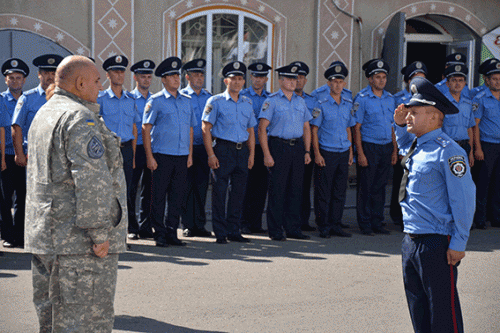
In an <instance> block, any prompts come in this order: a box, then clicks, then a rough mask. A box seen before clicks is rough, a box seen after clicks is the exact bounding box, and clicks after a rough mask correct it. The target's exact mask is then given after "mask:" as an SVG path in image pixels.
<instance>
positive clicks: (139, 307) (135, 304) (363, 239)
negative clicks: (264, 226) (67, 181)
mask: <svg viewBox="0 0 500 333" xmlns="http://www.w3.org/2000/svg"><path fill="white" fill-rule="evenodd" d="M350 191H351V192H352V190H350ZM349 200H352V193H351V194H350V199H349ZM348 205H349V202H348ZM345 215H346V216H345V222H346V223H348V224H350V225H351V226H352V228H351V232H353V233H354V235H353V237H352V238H351V239H342V238H332V239H327V240H324V239H320V238H319V237H317V234H316V233H309V234H310V235H311V236H313V237H312V239H311V240H308V241H292V240H288V241H286V242H273V241H270V240H269V239H268V238H267V237H264V236H251V238H252V243H251V244H245V245H240V244H237V243H230V244H228V245H218V244H215V243H214V241H215V239H213V238H211V239H210V238H191V239H188V240H186V241H187V242H188V246H187V247H185V248H174V247H169V248H167V249H160V248H156V247H154V244H153V242H152V241H135V242H131V244H132V249H131V251H129V252H127V253H126V254H123V255H122V256H121V257H120V267H119V276H118V286H117V295H116V301H115V310H116V321H115V326H114V328H115V330H114V332H412V329H411V324H410V318H409V315H408V311H407V308H406V300H405V297H404V291H403V285H402V277H401V263H400V261H401V256H400V242H401V238H402V234H401V233H400V232H399V231H397V228H396V226H393V225H391V224H389V225H388V228H389V229H391V230H392V234H391V235H389V236H375V237H368V236H363V235H361V234H359V233H358V231H357V228H355V211H354V210H353V209H348V210H347V211H346V214H345ZM499 239H500V229H495V228H490V229H488V230H474V231H472V235H471V238H470V240H469V245H468V253H467V256H466V258H465V260H464V261H463V263H462V264H461V266H460V268H459V292H460V298H461V302H462V307H463V312H464V320H465V327H466V332H477V333H485V332H500V316H499V315H500V310H499V308H498V304H499V302H498V300H499V299H500V288H498V281H499V278H498V277H499V276H500V255H499V249H500V242H499V241H498V240H499ZM0 250H2V251H4V253H3V256H1V257H0V300H1V302H0V332H9V333H10V332H36V330H37V324H36V314H35V311H34V307H33V305H32V302H31V293H32V288H31V273H30V255H28V254H23V253H21V251H20V250H6V249H1V247H0Z"/></svg>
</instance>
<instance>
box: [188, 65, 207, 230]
mask: <svg viewBox="0 0 500 333" xmlns="http://www.w3.org/2000/svg"><path fill="white" fill-rule="evenodd" d="M206 64H207V62H206V60H205V59H193V60H191V61H189V62H187V63H185V64H184V65H183V66H182V69H183V70H184V71H185V72H186V76H185V77H186V80H187V82H188V85H187V87H185V88H184V89H182V90H181V92H182V93H184V94H187V95H189V96H190V97H191V106H192V108H193V112H194V114H195V118H196V120H197V123H196V125H195V126H194V127H193V165H192V166H191V167H190V168H189V170H188V195H187V201H186V211H185V212H184V213H183V215H182V224H183V226H184V232H183V234H184V237H210V236H211V235H212V234H211V233H210V231H208V230H207V229H206V228H205V225H206V223H207V217H206V212H205V204H206V201H207V191H208V181H209V177H210V168H209V166H208V159H207V158H208V156H207V151H206V150H205V146H204V145H203V135H202V133H201V116H202V114H203V110H204V109H205V104H206V103H207V100H208V99H209V98H210V97H211V96H212V94H211V93H210V92H208V91H207V90H206V89H204V88H203V85H204V84H205V67H206Z"/></svg>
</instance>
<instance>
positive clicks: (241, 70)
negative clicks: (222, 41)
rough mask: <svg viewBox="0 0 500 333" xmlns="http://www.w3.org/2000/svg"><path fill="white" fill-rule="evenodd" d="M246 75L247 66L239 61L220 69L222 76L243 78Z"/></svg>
mask: <svg viewBox="0 0 500 333" xmlns="http://www.w3.org/2000/svg"><path fill="white" fill-rule="evenodd" d="M246 73H247V66H245V64H244V63H242V62H241V61H233V62H230V63H229V64H227V65H226V66H224V68H223V69H222V76H224V77H233V76H236V75H241V76H245V74H246Z"/></svg>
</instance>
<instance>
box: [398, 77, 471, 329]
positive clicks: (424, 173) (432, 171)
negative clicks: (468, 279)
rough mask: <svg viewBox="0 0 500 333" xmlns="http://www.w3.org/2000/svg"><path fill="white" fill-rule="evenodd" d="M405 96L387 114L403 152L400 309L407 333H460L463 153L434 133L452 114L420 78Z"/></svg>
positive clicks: (465, 211) (467, 192)
mask: <svg viewBox="0 0 500 333" xmlns="http://www.w3.org/2000/svg"><path fill="white" fill-rule="evenodd" d="M410 91H411V92H412V94H413V96H412V98H411V99H410V101H409V102H408V103H407V104H406V105H400V106H399V107H398V108H397V109H396V111H395V113H394V120H395V123H396V124H397V125H398V126H396V137H397V141H398V145H399V146H400V147H401V148H402V149H404V150H405V151H406V152H407V154H406V156H405V157H404V158H403V161H402V164H403V166H404V168H405V175H404V177H403V180H402V182H401V191H400V198H399V199H400V203H401V208H402V210H403V220H404V232H405V233H406V235H405V236H404V239H403V244H402V264H403V280H404V286H405V292H406V298H407V301H408V308H409V310H410V315H411V320H412V323H413V328H414V330H415V332H463V321H462V313H461V309H460V302H459V298H458V293H457V288H456V287H457V266H458V264H459V263H460V260H461V259H463V258H464V256H465V247H466V244H467V240H468V237H469V230H470V227H471V224H472V218H473V215H474V208H475V207H474V206H475V205H474V197H475V192H476V191H475V186H474V183H473V181H472V177H471V173H470V171H469V167H468V160H467V154H466V153H465V151H464V150H463V149H462V148H461V147H460V146H459V145H458V144H457V143H456V142H454V141H453V140H452V139H451V138H450V137H449V136H448V135H447V134H446V133H444V132H443V131H442V130H441V125H442V123H443V118H446V117H448V115H451V114H456V113H458V112H459V111H458V109H457V108H456V107H455V106H454V105H453V104H452V103H451V102H450V101H449V100H448V99H447V98H446V97H445V96H444V95H443V94H442V93H441V92H440V91H439V90H438V89H436V87H434V86H433V85H432V83H430V82H429V81H428V80H426V79H424V78H421V77H417V78H415V79H413V80H412V81H411V83H410ZM408 132H409V133H412V134H414V135H415V136H416V139H413V136H410V135H408Z"/></svg>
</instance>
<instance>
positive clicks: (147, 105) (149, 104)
mask: <svg viewBox="0 0 500 333" xmlns="http://www.w3.org/2000/svg"><path fill="white" fill-rule="evenodd" d="M149 111H151V103H147V104H146V106H145V107H144V113H146V114H147V113H149Z"/></svg>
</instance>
